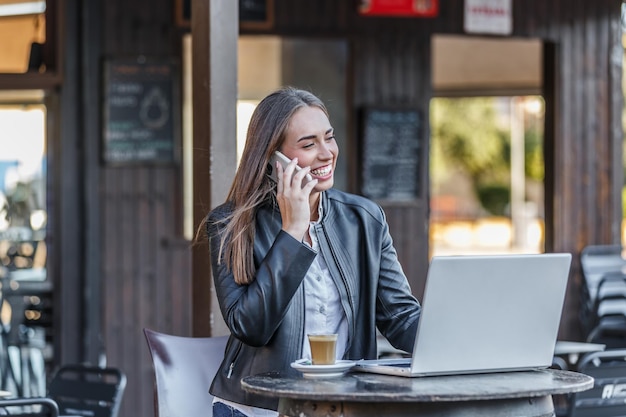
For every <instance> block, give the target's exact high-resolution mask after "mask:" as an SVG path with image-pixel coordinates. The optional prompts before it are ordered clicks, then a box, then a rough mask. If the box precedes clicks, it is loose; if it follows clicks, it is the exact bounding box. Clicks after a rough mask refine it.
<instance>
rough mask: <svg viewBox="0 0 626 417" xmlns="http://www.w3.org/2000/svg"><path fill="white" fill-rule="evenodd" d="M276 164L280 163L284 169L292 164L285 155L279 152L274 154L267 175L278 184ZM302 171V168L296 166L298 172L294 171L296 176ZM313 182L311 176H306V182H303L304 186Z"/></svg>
mask: <svg viewBox="0 0 626 417" xmlns="http://www.w3.org/2000/svg"><path fill="white" fill-rule="evenodd" d="M276 162H280V164H281V165H282V166H283V169H285V168H287V164H289V162H291V159H289V158H287V157H286V156H285V155H283V154H282V153H281V152H279V151H276V152H274V154H273V155H272V157H271V158H270V162H269V163H268V164H267V175H268V176H269V177H270V178H271V179H272V181H274V182H275V183H278V170H277V169H276ZM301 169H302V168H300V167H299V166H298V165H296V170H295V171H294V175H295V174H296V172H298V171H300V170H301ZM312 180H313V177H312V176H311V175H310V174H306V176H305V177H304V180H303V181H302V185H304V184H306V183H307V182H309V181H312Z"/></svg>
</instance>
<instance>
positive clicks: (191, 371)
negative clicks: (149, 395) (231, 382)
mask: <svg viewBox="0 0 626 417" xmlns="http://www.w3.org/2000/svg"><path fill="white" fill-rule="evenodd" d="M143 331H144V334H145V336H146V341H147V342H148V348H149V349H150V354H151V355H152V365H153V367H154V376H155V391H154V394H155V395H154V408H155V410H154V411H155V416H156V417H171V416H205V417H211V416H212V414H213V413H212V411H213V406H212V402H213V397H212V396H211V394H209V387H210V386H211V382H212V381H213V377H214V376H215V374H216V373H217V369H218V367H219V365H220V363H221V362H222V359H223V357H224V350H225V348H226V342H227V341H228V336H220V337H182V336H173V335H169V334H164V333H158V332H155V331H153V330H150V329H144V330H143Z"/></svg>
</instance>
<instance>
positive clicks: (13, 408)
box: [0, 397, 59, 417]
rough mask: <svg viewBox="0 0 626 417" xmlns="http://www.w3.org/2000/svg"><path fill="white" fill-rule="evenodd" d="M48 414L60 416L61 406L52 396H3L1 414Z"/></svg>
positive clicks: (0, 402) (0, 404)
mask: <svg viewBox="0 0 626 417" xmlns="http://www.w3.org/2000/svg"><path fill="white" fill-rule="evenodd" d="M34 415H36V416H47V417H58V416H59V407H58V406H57V403H56V402H55V401H54V400H53V399H52V398H46V397H31V398H2V399H0V416H28V417H32V416H34Z"/></svg>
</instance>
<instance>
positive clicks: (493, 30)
mask: <svg viewBox="0 0 626 417" xmlns="http://www.w3.org/2000/svg"><path fill="white" fill-rule="evenodd" d="M512 3H513V0H465V11H464V19H463V22H464V28H465V32H467V33H484V34H493V35H510V34H511V32H513V16H512V14H513V12H512Z"/></svg>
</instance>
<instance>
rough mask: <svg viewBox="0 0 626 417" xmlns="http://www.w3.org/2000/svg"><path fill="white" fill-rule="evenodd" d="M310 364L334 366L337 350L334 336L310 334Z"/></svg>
mask: <svg viewBox="0 0 626 417" xmlns="http://www.w3.org/2000/svg"><path fill="white" fill-rule="evenodd" d="M308 336H309V345H310V346H311V362H313V365H334V364H335V350H336V349H337V335H336V334H310V335H308Z"/></svg>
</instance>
